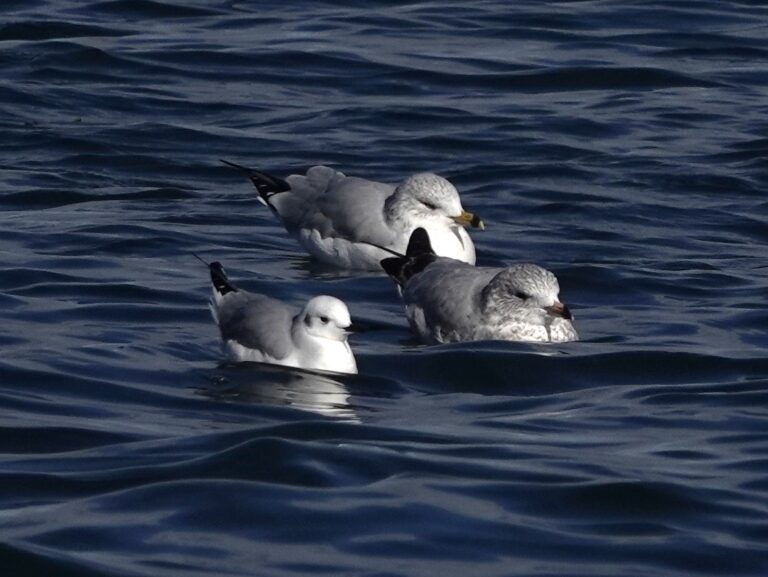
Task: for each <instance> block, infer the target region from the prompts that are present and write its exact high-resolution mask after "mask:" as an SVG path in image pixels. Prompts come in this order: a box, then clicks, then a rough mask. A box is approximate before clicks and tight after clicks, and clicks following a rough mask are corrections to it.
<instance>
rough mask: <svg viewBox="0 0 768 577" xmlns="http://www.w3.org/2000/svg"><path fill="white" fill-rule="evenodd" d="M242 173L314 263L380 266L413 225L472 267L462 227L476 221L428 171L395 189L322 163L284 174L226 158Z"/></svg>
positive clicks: (404, 242)
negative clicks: (299, 172) (348, 174)
mask: <svg viewBox="0 0 768 577" xmlns="http://www.w3.org/2000/svg"><path fill="white" fill-rule="evenodd" d="M222 162H224V163H225V164H228V165H230V166H233V167H235V168H238V169H240V170H242V171H243V172H245V173H246V174H247V176H248V177H249V178H250V179H251V182H253V184H254V186H255V187H256V190H257V191H258V193H259V200H260V201H261V202H262V203H264V204H265V205H267V206H268V207H269V208H270V209H272V212H274V213H275V214H276V215H277V216H278V217H279V218H280V220H281V221H282V223H283V225H284V226H285V228H286V230H287V231H288V232H289V233H290V234H291V235H292V236H293V237H294V238H296V239H297V240H298V241H299V243H301V245H302V246H303V247H304V248H305V249H306V250H307V252H309V254H311V255H312V256H313V257H315V258H316V259H317V260H319V261H322V262H325V263H327V264H331V265H334V266H337V267H340V268H349V269H364V270H381V268H380V265H379V262H380V261H381V260H382V259H384V258H386V257H388V256H390V255H391V252H392V251H394V252H397V253H404V252H405V249H406V247H407V246H408V239H409V238H410V236H411V233H412V232H413V231H414V230H415V229H416V228H423V229H424V230H426V231H427V232H428V233H429V238H430V239H431V241H432V248H433V250H434V252H435V253H436V254H437V255H438V256H444V257H449V258H453V259H456V260H459V261H462V262H465V263H468V264H475V246H474V244H473V243H472V239H471V238H470V237H469V234H467V231H466V230H465V227H467V226H472V227H475V228H479V229H481V230H482V229H483V228H485V225H484V224H483V221H482V220H481V219H480V218H479V217H477V216H475V215H473V214H472V213H470V212H467V211H465V210H464V208H463V207H462V205H461V200H460V199H459V193H458V191H457V190H456V188H455V187H454V186H453V185H452V184H451V183H450V182H448V181H447V180H446V179H445V178H443V177H442V176H438V175H437V174H433V173H431V172H422V173H419V174H414V175H412V176H409V177H408V178H406V179H405V180H403V181H402V182H401V183H400V184H398V185H397V186H394V185H390V184H385V183H382V182H375V181H372V180H366V179H364V178H359V177H356V176H346V175H345V174H344V173H342V172H339V171H337V170H335V169H333V168H330V167H328V166H313V167H312V168H310V169H309V170H307V172H306V174H304V175H299V174H292V175H290V176H288V177H286V178H285V179H282V178H278V177H276V176H272V175H270V174H268V173H266V172H262V171H260V170H253V169H250V168H246V167H244V166H240V165H237V164H234V163H232V162H228V161H222Z"/></svg>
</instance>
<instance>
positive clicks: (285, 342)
mask: <svg viewBox="0 0 768 577" xmlns="http://www.w3.org/2000/svg"><path fill="white" fill-rule="evenodd" d="M217 315H218V319H219V330H220V331H221V338H222V339H224V340H225V341H228V340H234V341H236V342H238V343H240V344H241V345H243V346H244V347H248V348H249V349H257V350H260V351H262V352H264V353H266V354H268V355H270V356H271V357H274V358H275V359H283V358H285V357H286V356H288V355H289V354H290V353H291V352H292V351H293V341H292V339H291V326H292V323H293V316H294V312H293V311H292V310H291V309H290V308H289V307H287V306H286V305H285V304H283V303H282V302H280V301H278V300H276V299H272V298H269V297H266V296H263V295H256V294H253V293H248V292H246V291H242V290H241V291H237V292H232V293H228V294H227V295H225V296H224V299H223V300H222V301H221V304H220V305H219V307H218V311H217Z"/></svg>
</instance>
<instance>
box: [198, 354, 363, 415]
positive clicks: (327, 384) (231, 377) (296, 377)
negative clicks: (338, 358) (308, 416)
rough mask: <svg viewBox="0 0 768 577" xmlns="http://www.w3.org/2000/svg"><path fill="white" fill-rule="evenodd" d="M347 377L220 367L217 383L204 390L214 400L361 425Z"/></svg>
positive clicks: (245, 366) (248, 365)
mask: <svg viewBox="0 0 768 577" xmlns="http://www.w3.org/2000/svg"><path fill="white" fill-rule="evenodd" d="M345 377H346V378H349V377H348V375H341V374H335V373H326V372H317V371H307V370H303V369H294V368H290V367H281V366H276V365H270V364H266V363H239V364H236V365H232V364H227V365H221V366H220V367H219V371H217V373H216V375H215V380H216V384H214V385H213V386H211V387H210V388H209V389H207V390H206V391H205V394H206V395H208V396H211V397H214V398H218V399H222V400H230V401H241V402H246V403H264V404H270V405H284V406H289V407H293V408H296V409H301V410H304V411H311V412H313V413H317V414H320V415H323V416H327V417H334V418H337V419H343V420H345V421H352V422H356V423H359V422H360V419H359V418H358V417H357V415H356V414H355V411H354V409H353V408H352V406H351V405H350V404H349V397H350V394H349V391H348V390H347V387H346V386H345V385H344V383H343V382H342V379H344V378H345Z"/></svg>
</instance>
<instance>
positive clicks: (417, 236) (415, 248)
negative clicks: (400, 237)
mask: <svg viewBox="0 0 768 577" xmlns="http://www.w3.org/2000/svg"><path fill="white" fill-rule="evenodd" d="M423 255H432V256H435V251H434V250H432V243H431V242H430V241H429V234H428V233H427V231H426V230H424V229H423V228H421V227H419V228H417V229H415V230H414V231H413V232H412V233H411V238H409V239H408V248H407V249H405V256H407V257H411V258H416V257H419V256H423Z"/></svg>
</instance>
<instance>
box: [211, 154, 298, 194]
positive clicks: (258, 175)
mask: <svg viewBox="0 0 768 577" xmlns="http://www.w3.org/2000/svg"><path fill="white" fill-rule="evenodd" d="M220 160H221V162H223V163H224V164H226V165H228V166H231V167H233V168H236V169H238V170H240V171H242V172H244V173H245V174H246V175H248V178H250V179H251V182H252V183H253V186H255V187H256V190H257V191H258V193H259V196H261V198H263V199H264V200H265V201H268V200H269V197H271V196H272V195H275V194H277V193H279V192H286V191H289V190H291V185H290V184H288V183H287V182H286V181H284V180H283V179H282V178H278V177H276V176H272V175H271V174H267V173H266V172H261V171H260V170H254V169H253V168H247V167H245V166H241V165H239V164H235V163H234V162H229V161H228V160H224V159H220Z"/></svg>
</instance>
